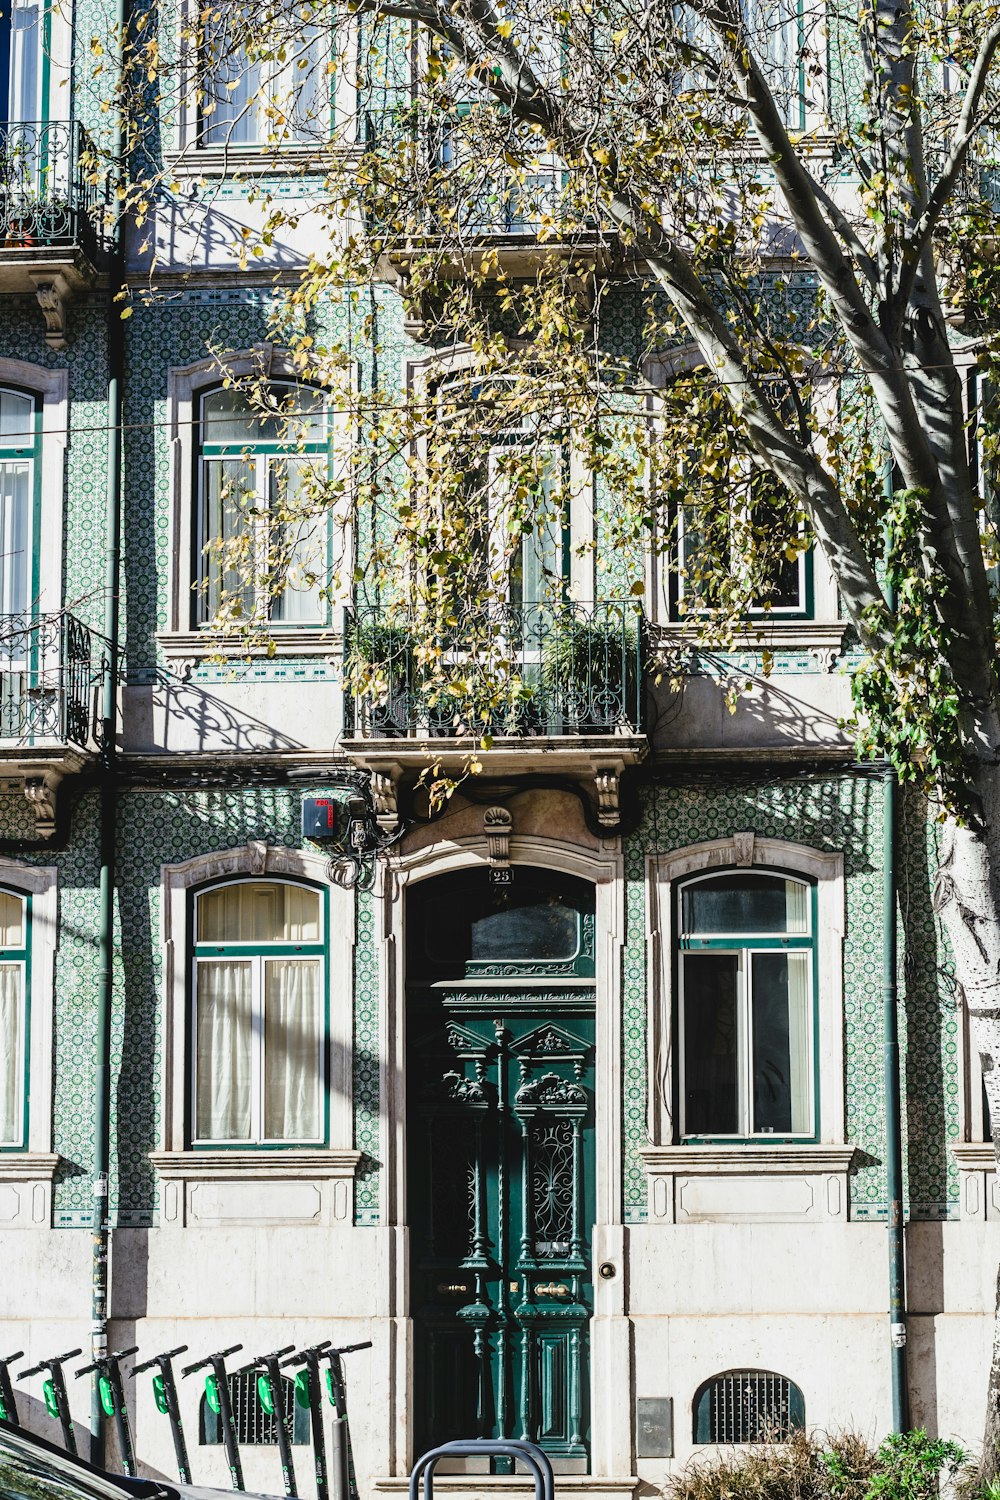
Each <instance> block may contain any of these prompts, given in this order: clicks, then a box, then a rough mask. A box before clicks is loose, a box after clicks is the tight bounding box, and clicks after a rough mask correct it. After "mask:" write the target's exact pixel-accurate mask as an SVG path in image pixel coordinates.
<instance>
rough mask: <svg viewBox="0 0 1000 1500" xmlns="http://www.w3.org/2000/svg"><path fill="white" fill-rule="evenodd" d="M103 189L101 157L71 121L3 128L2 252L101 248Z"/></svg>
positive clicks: (0, 131) (88, 251)
mask: <svg viewBox="0 0 1000 1500" xmlns="http://www.w3.org/2000/svg"><path fill="white" fill-rule="evenodd" d="M103 197H104V192H103V187H102V184H101V181H100V177H99V173H98V167H97V154H96V151H95V148H94V145H93V142H92V141H91V139H90V136H89V135H88V134H87V132H86V130H84V128H83V126H82V125H79V124H77V123H76V122H74V121H70V120H41V121H40V120H27V121H25V120H15V121H10V122H7V123H4V124H0V248H2V249H5V250H10V249H20V250H25V251H26V250H30V249H31V248H32V247H40V248H45V249H55V248H65V247H68V246H79V247H80V248H81V249H82V250H83V251H84V252H85V253H86V254H88V255H93V254H94V253H95V252H96V250H97V242H98V235H99V233H100V223H101V205H102V203H103Z"/></svg>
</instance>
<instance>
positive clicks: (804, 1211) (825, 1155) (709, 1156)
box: [639, 1145, 854, 1224]
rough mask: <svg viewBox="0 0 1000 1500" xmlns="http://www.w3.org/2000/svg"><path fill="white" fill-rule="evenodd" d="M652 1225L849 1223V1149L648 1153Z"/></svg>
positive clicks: (711, 1148)
mask: <svg viewBox="0 0 1000 1500" xmlns="http://www.w3.org/2000/svg"><path fill="white" fill-rule="evenodd" d="M639 1155H640V1156H641V1157H642V1159H643V1161H644V1163H645V1166H646V1173H647V1175H648V1177H649V1205H650V1221H651V1222H652V1223H660V1224H675V1223H676V1224H682V1223H687V1224H695V1223H717V1222H718V1223H780V1222H786V1221H792V1222H801V1221H828V1220H831V1219H846V1217H847V1178H848V1174H849V1172H850V1169H851V1163H852V1161H853V1159H854V1147H853V1146H839V1145H802V1146H798V1145H775V1146H763V1145H762V1146H758V1145H752V1146H749V1145H748V1146H737V1145H733V1146H723V1145H706V1146H647V1147H646V1148H645V1149H643V1150H641V1151H640V1152H639Z"/></svg>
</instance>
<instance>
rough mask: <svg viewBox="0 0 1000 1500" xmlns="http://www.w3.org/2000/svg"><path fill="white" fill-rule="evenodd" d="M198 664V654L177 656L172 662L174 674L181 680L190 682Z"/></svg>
mask: <svg viewBox="0 0 1000 1500" xmlns="http://www.w3.org/2000/svg"><path fill="white" fill-rule="evenodd" d="M197 665H198V657H197V656H176V657H174V659H173V661H172V663H171V666H172V667H173V672H174V676H175V677H176V678H177V679H178V681H179V682H190V681H191V674H192V672H193V671H194V669H195V667H196V666H197Z"/></svg>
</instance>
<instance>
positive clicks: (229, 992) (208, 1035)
mask: <svg viewBox="0 0 1000 1500" xmlns="http://www.w3.org/2000/svg"><path fill="white" fill-rule="evenodd" d="M324 905H325V902H324V898H323V896H322V895H321V893H320V892H319V891H318V890H315V889H313V888H312V887H309V886H302V885H294V884H292V883H291V882H289V881H280V880H241V881H235V882H232V883H231V884H227V885H221V886H215V887H213V888H211V889H210V890H205V891H201V892H199V893H197V894H196V895H195V913H194V976H193V997H194V1004H193V1010H194V1014H193V1019H192V1027H191V1037H192V1060H193V1075H194V1076H193V1079H192V1122H193V1124H192V1131H191V1135H192V1144H194V1145H204V1144H213V1145H226V1144H229V1145H243V1146H246V1145H281V1144H289V1143H296V1144H298V1143H316V1144H319V1143H322V1142H323V1141H324V1140H325V1136H326V1122H325V1116H326V1089H325V1082H326V1076H325V1063H324V1059H325V1050H326V1048H325V1042H326V1032H327V1006H326V947H325V912H324Z"/></svg>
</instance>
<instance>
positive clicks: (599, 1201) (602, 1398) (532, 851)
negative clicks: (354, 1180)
mask: <svg viewBox="0 0 1000 1500" xmlns="http://www.w3.org/2000/svg"><path fill="white" fill-rule="evenodd" d="M510 857H511V862H512V864H514V865H533V866H536V867H539V868H542V869H546V870H551V871H553V872H559V873H561V874H566V875H573V876H575V877H576V878H577V879H579V880H586V881H588V882H590V883H591V884H592V885H594V887H595V893H594V894H595V908H596V923H595V932H596V943H597V948H596V976H595V992H596V998H597V1006H596V1025H597V1032H596V1067H595V1084H596V1086H595V1105H596V1109H595V1115H596V1121H595V1127H596V1128H595V1135H596V1142H595V1158H596V1178H597V1182H596V1224H595V1226H594V1252H595V1272H596V1256H597V1254H598V1252H601V1253H602V1258H603V1257H604V1255H606V1253H607V1251H606V1248H605V1241H606V1239H607V1238H608V1235H609V1231H610V1232H611V1238H612V1239H613V1238H614V1227H615V1226H618V1225H620V1224H621V1219H622V1211H621V1206H622V1183H621V1157H622V1129H621V1126H622V1099H621V1066H622V1059H621V1029H622V1028H621V1016H622V944H623V942H624V932H625V871H624V857H623V854H622V848H621V841H620V840H618V839H615V840H608V842H607V844H605V845H604V847H603V848H602V849H600V850H598V851H595V850H593V849H591V848H587V847H584V846H582V845H577V844H573V843H570V842H568V841H564V840H561V839H553V838H544V837H538V836H534V835H527V834H515V835H514V836H513V837H512V838H511V843H510ZM486 862H487V850H486V839H485V836H472V837H466V838H460V839H454V840H448V841H445V840H442V841H441V842H440V843H439V844H437V845H435V846H434V847H432V848H430V849H427V848H421V849H416V850H414V851H413V852H411V853H401V854H396V855H393V856H391V857H390V859H389V860H387V862H386V868H385V870H384V872H383V874H382V876H381V883H380V885H379V886H378V887H377V888H376V897H375V941H376V944H377V946H378V950H379V954H380V957H379V979H380V1029H381V1034H380V1044H379V1053H380V1058H381V1068H382V1074H381V1078H380V1086H381V1089H382V1094H381V1097H382V1101H383V1104H382V1122H383V1123H382V1130H383V1137H382V1141H381V1143H380V1146H381V1153H382V1160H383V1162H384V1164H385V1166H384V1171H383V1178H384V1184H385V1185H384V1189H383V1201H382V1212H383V1214H384V1215H385V1221H386V1222H387V1223H388V1224H392V1225H404V1224H405V1223H406V1076H405V1052H404V1046H405V1043H404V1037H405V997H406V976H405V973H404V972H403V969H404V965H403V962H402V955H403V954H404V953H405V928H404V914H405V895H406V891H407V889H408V888H409V887H410V886H411V885H415V884H417V882H419V881H423V880H431V879H434V877H435V876H438V875H447V874H449V873H451V872H453V871H456V870H463V869H468V868H470V867H474V866H476V865H483V864H485V863H486ZM515 878H516V876H515ZM602 1297H603V1298H604V1300H603V1301H602ZM607 1300H608V1299H607V1298H606V1297H604V1289H603V1284H602V1283H601V1282H600V1280H599V1278H596V1274H595V1297H594V1305H595V1310H597V1309H599V1308H601V1307H603V1306H604V1304H605V1303H606V1302H607ZM386 1311H387V1315H388V1316H390V1317H394V1318H399V1319H408V1316H409V1306H408V1289H407V1278H406V1275H405V1272H402V1271H401V1272H400V1274H398V1275H397V1276H395V1277H394V1278H393V1282H392V1285H391V1287H390V1288H389V1289H388V1307H387V1309H386ZM605 1321H606V1322H608V1323H611V1322H616V1320H615V1318H614V1315H612V1317H611V1318H608V1319H606V1320H605ZM620 1321H621V1322H622V1325H623V1327H624V1319H623V1318H622V1319H621V1320H620ZM616 1326H617V1323H616ZM618 1343H619V1344H621V1346H622V1347H623V1348H624V1349H625V1351H626V1356H627V1339H626V1340H625V1341H624V1343H623V1342H622V1340H619V1341H618ZM600 1348H601V1345H600V1343H599V1341H598V1340H597V1339H596V1337H595V1339H594V1340H593V1342H592V1358H591V1407H590V1410H591V1423H592V1442H591V1449H592V1459H593V1465H594V1471H595V1474H601V1473H603V1474H622V1473H624V1472H626V1471H627V1469H628V1466H629V1462H630V1447H629V1442H630V1436H629V1434H630V1422H631V1417H630V1412H629V1410H628V1405H627V1403H626V1402H623V1401H622V1400H621V1390H622V1382H623V1381H624V1380H625V1371H624V1368H619V1363H620V1362H618V1361H616V1364H615V1369H614V1371H611V1370H608V1369H605V1368H603V1365H602V1367H601V1368H600V1369H598V1364H599V1363H600V1360H599V1353H600ZM626 1364H627V1358H626ZM611 1375H613V1377H614V1378H609V1376H611ZM404 1379H405V1385H401V1386H400V1387H399V1388H394V1389H393V1391H392V1393H391V1395H390V1407H393V1408H394V1409H395V1410H396V1411H397V1412H398V1413H400V1414H401V1415H404V1416H405V1413H406V1412H407V1411H408V1410H410V1409H411V1408H412V1381H413V1373H412V1360H409V1361H407V1364H406V1367H405V1371H404V1370H403V1369H400V1371H399V1380H400V1381H403V1380H404ZM408 1433H409V1438H408V1440H409V1441H410V1442H412V1424H408ZM411 1459H412V1455H411V1454H409V1453H408V1452H406V1451H405V1450H403V1451H400V1450H399V1449H397V1452H396V1455H395V1457H394V1460H393V1461H394V1462H395V1463H396V1465H397V1468H396V1472H397V1473H402V1472H404V1471H405V1469H406V1467H407V1466H408V1464H409V1463H410V1461H411Z"/></svg>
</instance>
